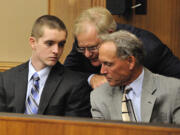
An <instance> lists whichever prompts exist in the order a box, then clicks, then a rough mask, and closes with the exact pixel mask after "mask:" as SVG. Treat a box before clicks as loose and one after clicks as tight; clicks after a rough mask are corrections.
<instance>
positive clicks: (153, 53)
mask: <svg viewBox="0 0 180 135" xmlns="http://www.w3.org/2000/svg"><path fill="white" fill-rule="evenodd" d="M139 38H140V39H141V40H142V42H143V44H144V48H145V51H146V57H145V60H144V65H145V67H147V68H148V69H149V70H151V71H152V72H154V73H158V74H161V75H165V76H171V77H176V78H180V59H179V58H177V57H176V56H175V55H174V54H173V53H172V51H171V50H170V49H169V48H168V47H167V46H166V45H164V44H163V43H162V42H161V41H160V40H159V39H158V38H157V37H156V36H155V35H153V34H152V33H150V32H147V31H145V32H142V33H141V34H140V35H139Z"/></svg>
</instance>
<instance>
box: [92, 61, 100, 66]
mask: <svg viewBox="0 0 180 135" xmlns="http://www.w3.org/2000/svg"><path fill="white" fill-rule="evenodd" d="M91 64H92V65H93V66H94V67H98V66H100V65H101V63H100V61H98V60H97V61H91Z"/></svg>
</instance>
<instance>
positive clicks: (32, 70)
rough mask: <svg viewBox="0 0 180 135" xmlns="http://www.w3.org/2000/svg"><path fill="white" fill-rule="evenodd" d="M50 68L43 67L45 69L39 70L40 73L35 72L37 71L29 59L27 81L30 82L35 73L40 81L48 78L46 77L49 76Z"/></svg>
mask: <svg viewBox="0 0 180 135" xmlns="http://www.w3.org/2000/svg"><path fill="white" fill-rule="evenodd" d="M51 68H52V67H50V66H47V67H45V68H43V69H41V70H40V71H38V72H37V71H36V70H35V68H34V67H33V65H32V61H31V59H30V61H29V74H28V81H30V80H31V78H32V76H33V74H34V73H35V72H37V73H38V75H39V78H40V79H42V78H44V77H46V76H48V75H49V72H50V71H51Z"/></svg>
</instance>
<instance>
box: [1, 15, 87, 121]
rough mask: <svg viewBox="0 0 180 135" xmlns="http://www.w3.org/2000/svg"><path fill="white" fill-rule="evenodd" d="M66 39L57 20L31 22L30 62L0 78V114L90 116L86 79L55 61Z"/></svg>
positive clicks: (55, 18) (48, 19) (54, 18)
mask: <svg viewBox="0 0 180 135" xmlns="http://www.w3.org/2000/svg"><path fill="white" fill-rule="evenodd" d="M66 38H67V29H66V27H65V25H64V23H63V22H62V21H61V20H60V19H59V18H57V17H55V16H51V15H44V16H41V17H39V18H38V19H37V20H36V21H35V23H34V26H33V28H32V33H31V36H30V38H29V43H30V45H31V48H32V56H31V58H30V60H29V61H28V62H26V63H24V64H22V65H20V66H17V67H15V68H12V69H10V70H8V71H6V72H3V73H1V75H0V112H14V113H25V114H45V115H60V116H81V117H90V109H89V108H90V105H89V92H90V90H89V87H88V84H87V83H86V80H84V79H83V77H82V75H80V74H77V73H75V72H72V71H70V70H67V69H66V68H64V66H63V65H61V64H60V63H59V62H58V60H59V58H60V56H61V55H62V53H63V49H64V45H65V43H66Z"/></svg>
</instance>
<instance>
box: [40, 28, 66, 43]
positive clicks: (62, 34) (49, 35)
mask: <svg viewBox="0 0 180 135" xmlns="http://www.w3.org/2000/svg"><path fill="white" fill-rule="evenodd" d="M66 34H67V33H66V31H65V30H59V29H52V28H48V27H44V28H43V34H42V37H40V38H44V39H47V40H48V39H49V40H50V39H51V40H53V39H54V40H66Z"/></svg>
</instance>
